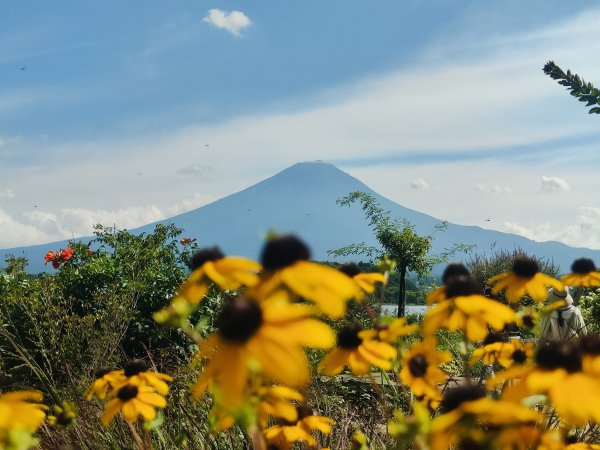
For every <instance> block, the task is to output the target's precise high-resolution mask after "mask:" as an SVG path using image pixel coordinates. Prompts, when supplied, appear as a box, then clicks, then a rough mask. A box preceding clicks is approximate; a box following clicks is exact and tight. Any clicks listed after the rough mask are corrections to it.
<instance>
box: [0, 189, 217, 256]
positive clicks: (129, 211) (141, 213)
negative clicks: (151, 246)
mask: <svg viewBox="0 0 600 450" xmlns="http://www.w3.org/2000/svg"><path fill="white" fill-rule="evenodd" d="M213 200H215V199H214V198H213V197H211V196H207V195H203V194H200V193H198V192H196V193H194V195H193V196H192V197H190V198H187V199H183V200H182V201H180V202H177V203H175V204H172V205H170V206H167V207H165V208H162V209H161V208H159V207H157V206H156V205H146V206H132V207H128V208H121V209H117V210H113V211H107V210H91V209H85V208H65V209H61V210H60V211H58V212H57V213H52V212H47V211H30V212H26V213H23V214H21V216H22V217H21V218H20V219H18V218H15V217H12V216H11V215H9V214H8V213H7V212H6V211H4V210H2V209H0V248H8V247H14V246H25V245H34V244H41V243H45V242H51V241H59V240H63V239H70V238H73V237H81V236H91V235H92V233H93V227H94V225H96V224H98V223H100V224H102V225H110V226H112V225H114V226H116V227H117V228H119V229H132V228H136V227H139V226H142V225H146V224H148V223H152V222H157V221H159V220H163V219H166V218H169V217H172V216H175V215H178V214H182V213H184V212H187V211H190V210H192V209H195V208H199V207H200V206H203V205H205V204H207V203H209V202H211V201H213Z"/></svg>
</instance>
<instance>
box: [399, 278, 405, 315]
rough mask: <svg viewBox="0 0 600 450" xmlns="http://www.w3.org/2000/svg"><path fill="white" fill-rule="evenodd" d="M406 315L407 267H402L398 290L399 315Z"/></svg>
mask: <svg viewBox="0 0 600 450" xmlns="http://www.w3.org/2000/svg"><path fill="white" fill-rule="evenodd" d="M405 315H406V267H401V268H400V289H399V290H398V317H404V316H405Z"/></svg>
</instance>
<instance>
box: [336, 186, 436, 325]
mask: <svg viewBox="0 0 600 450" xmlns="http://www.w3.org/2000/svg"><path fill="white" fill-rule="evenodd" d="M355 202H360V204H361V206H362V209H363V211H364V212H365V216H366V218H367V219H368V220H369V225H370V226H371V227H372V228H373V231H374V232H375V237H376V239H377V241H379V244H380V245H381V248H376V247H372V246H368V245H367V244H366V243H364V242H362V243H359V244H350V245H347V246H345V247H342V248H339V249H337V250H330V251H329V252H328V253H329V254H330V255H332V256H347V255H359V254H362V255H367V256H369V257H376V256H382V255H383V254H384V253H385V254H387V255H388V256H389V257H390V258H392V259H394V260H396V262H397V265H396V271H397V272H398V273H399V274H400V289H399V292H398V317H403V316H404V314H405V309H406V308H405V305H406V274H407V272H408V271H411V272H415V273H417V274H418V275H419V276H425V275H427V273H429V271H430V270H431V267H432V265H433V264H435V263H436V262H437V261H438V260H437V259H434V258H428V257H427V253H428V252H429V251H430V250H431V241H432V240H433V237H432V236H419V235H418V234H417V233H416V232H415V229H414V225H413V224H412V223H410V222H409V221H408V220H406V219H402V220H397V219H392V218H391V217H390V212H389V211H385V210H384V209H383V208H381V206H380V205H379V204H378V203H377V201H376V200H375V198H374V197H373V196H372V195H370V194H367V193H365V192H359V191H356V192H351V193H350V194H349V195H347V196H346V197H342V198H340V199H338V200H337V202H336V203H337V204H338V205H340V206H350V205H351V204H353V203H355ZM443 227H444V225H443V224H442V225H441V226H440V227H436V230H439V229H442V228H443Z"/></svg>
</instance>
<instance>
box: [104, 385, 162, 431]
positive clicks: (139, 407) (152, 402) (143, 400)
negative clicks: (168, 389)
mask: <svg viewBox="0 0 600 450" xmlns="http://www.w3.org/2000/svg"><path fill="white" fill-rule="evenodd" d="M113 393H114V397H113V398H112V399H110V400H109V401H108V403H107V404H106V407H105V409H104V414H102V418H101V419H100V420H101V422H102V425H104V426H105V427H106V426H108V424H109V423H110V422H111V420H112V419H113V417H115V415H116V414H117V413H118V412H119V411H120V412H121V413H122V414H123V418H124V419H125V420H126V421H127V422H135V421H136V420H137V419H138V417H140V416H141V417H142V418H143V419H144V420H146V421H149V420H154V419H155V418H156V408H164V407H165V406H167V400H166V399H165V397H163V396H162V395H160V394H158V393H156V392H155V391H154V389H153V388H151V387H150V386H143V385H141V386H136V385H133V384H125V385H123V386H121V387H119V388H118V389H115V390H114V391H113Z"/></svg>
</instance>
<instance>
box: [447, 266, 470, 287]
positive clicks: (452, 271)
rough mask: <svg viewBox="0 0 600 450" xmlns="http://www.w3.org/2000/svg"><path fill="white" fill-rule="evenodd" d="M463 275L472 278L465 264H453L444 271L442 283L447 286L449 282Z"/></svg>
mask: <svg viewBox="0 0 600 450" xmlns="http://www.w3.org/2000/svg"><path fill="white" fill-rule="evenodd" d="M461 275H464V276H467V277H468V276H470V275H471V274H470V273H469V270H468V269H467V268H466V267H465V266H464V264H460V263H451V264H448V265H447V266H446V268H445V269H444V273H443V274H442V282H443V283H444V284H445V285H447V284H448V282H449V281H450V280H451V279H452V278H455V277H459V276H461Z"/></svg>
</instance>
